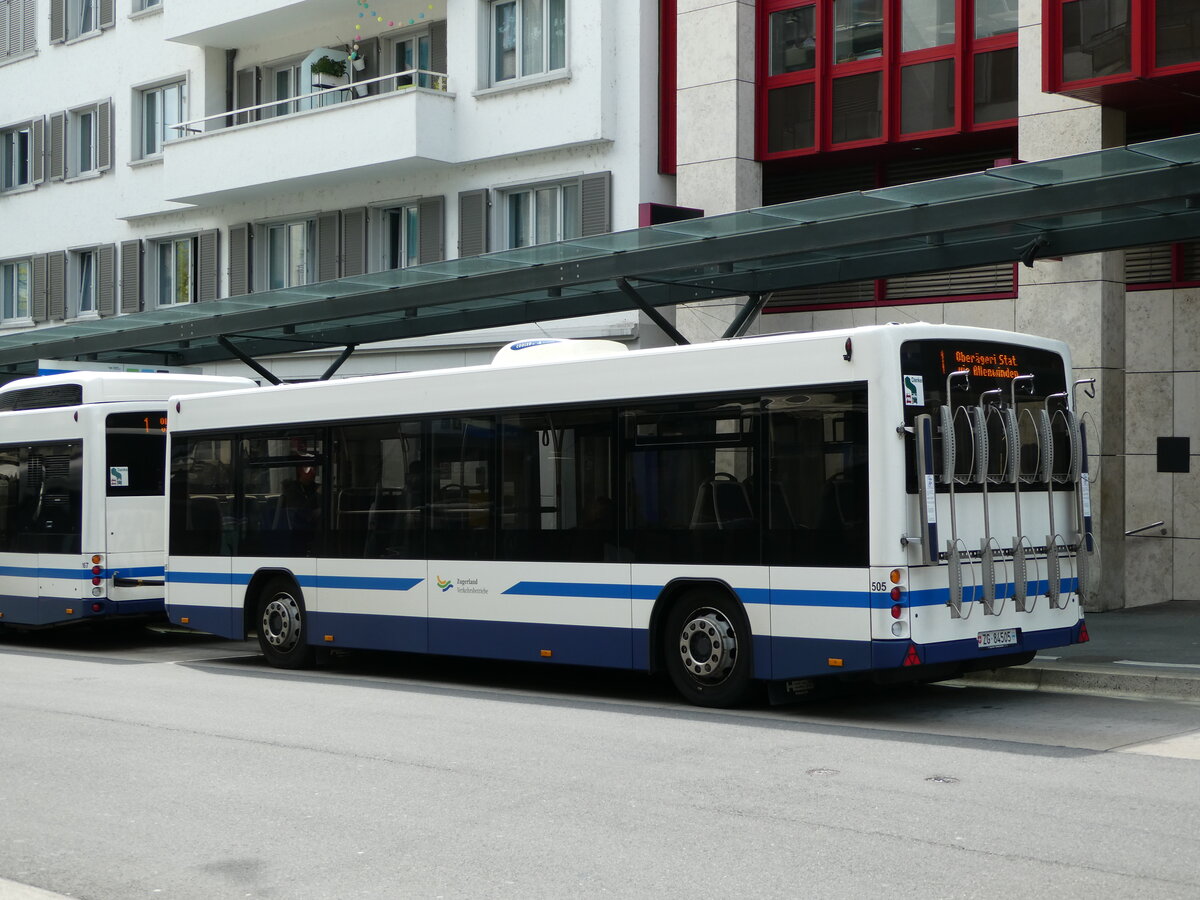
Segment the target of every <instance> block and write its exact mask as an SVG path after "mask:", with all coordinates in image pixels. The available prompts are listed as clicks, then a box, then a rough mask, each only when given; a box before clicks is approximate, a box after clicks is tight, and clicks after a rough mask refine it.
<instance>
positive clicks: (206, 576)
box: [166, 572, 250, 585]
mask: <svg viewBox="0 0 1200 900" xmlns="http://www.w3.org/2000/svg"><path fill="white" fill-rule="evenodd" d="M166 579H167V584H171V583H172V582H174V583H176V584H241V585H246V584H249V583H250V576H249V575H243V574H240V573H235V574H233V575H230V574H229V573H228V572H167V573H166Z"/></svg>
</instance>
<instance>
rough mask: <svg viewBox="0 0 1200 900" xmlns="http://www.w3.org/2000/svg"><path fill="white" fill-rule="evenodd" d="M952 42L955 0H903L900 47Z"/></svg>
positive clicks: (910, 48) (914, 48)
mask: <svg viewBox="0 0 1200 900" xmlns="http://www.w3.org/2000/svg"><path fill="white" fill-rule="evenodd" d="M953 43H954V0H903V4H902V6H901V12H900V49H901V51H903V52H905V53H907V52H909V51H910V50H929V49H930V48H932V47H943V46H945V45H946V44H953Z"/></svg>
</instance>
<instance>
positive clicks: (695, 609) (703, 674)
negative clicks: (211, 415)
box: [663, 587, 753, 707]
mask: <svg viewBox="0 0 1200 900" xmlns="http://www.w3.org/2000/svg"><path fill="white" fill-rule="evenodd" d="M663 660H664V662H665V666H666V669H667V673H668V674H669V675H670V676H671V682H672V683H673V684H674V685H675V688H676V690H678V691H679V693H681V694H682V695H683V696H684V698H685V699H686V700H687V701H688V702H690V703H694V704H696V705H697V706H712V707H731V706H737V705H738V704H740V703H741V702H743V701H744V700H745V699H746V697H747V696H748V694H749V692H750V686H751V682H752V679H751V672H752V671H753V661H752V659H751V636H750V623H749V622H748V621H747V620H746V615H745V613H744V612H743V611H742V607H741V604H739V603H738V602H737V601H736V600H735V599H734V598H733V597H731V596H730V595H729V594H728V593H727V592H725V591H722V590H720V589H719V588H716V587H698V588H693V589H692V590H689V591H688V592H687V593H686V594H684V595H683V596H682V597H681V598H679V600H677V601H676V602H675V604H674V605H673V606H672V607H671V609H670V610H669V611H668V612H667V618H666V621H665V623H664V625H663Z"/></svg>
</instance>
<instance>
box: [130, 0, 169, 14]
mask: <svg viewBox="0 0 1200 900" xmlns="http://www.w3.org/2000/svg"><path fill="white" fill-rule="evenodd" d="M161 3H162V0H133V9H134V11H135V12H143V11H144V10H147V9H154V8H155V7H157V6H160V5H161Z"/></svg>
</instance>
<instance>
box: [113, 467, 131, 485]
mask: <svg viewBox="0 0 1200 900" xmlns="http://www.w3.org/2000/svg"><path fill="white" fill-rule="evenodd" d="M108 486H109V487H129V466H109V467H108Z"/></svg>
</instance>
